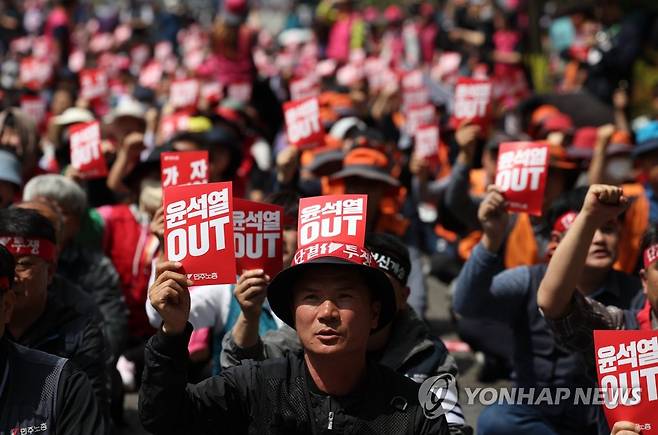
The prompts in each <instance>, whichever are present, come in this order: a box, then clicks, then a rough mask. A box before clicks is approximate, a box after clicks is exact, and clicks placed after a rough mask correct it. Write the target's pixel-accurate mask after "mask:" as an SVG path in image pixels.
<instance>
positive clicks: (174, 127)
mask: <svg viewBox="0 0 658 435" xmlns="http://www.w3.org/2000/svg"><path fill="white" fill-rule="evenodd" d="M189 119H190V114H189V113H188V112H176V113H172V114H170V115H165V116H163V117H162V120H161V121H160V136H161V138H160V139H161V140H163V141H166V140H169V139H171V138H172V136H174V135H175V134H176V133H178V132H179V131H184V130H187V125H188V121H189Z"/></svg>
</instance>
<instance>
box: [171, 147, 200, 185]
mask: <svg viewBox="0 0 658 435" xmlns="http://www.w3.org/2000/svg"><path fill="white" fill-rule="evenodd" d="M160 169H161V173H162V187H169V186H179V185H181V184H203V183H207V182H208V151H174V152H166V153H162V154H161V155H160Z"/></svg>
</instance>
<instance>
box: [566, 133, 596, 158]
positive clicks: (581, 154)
mask: <svg viewBox="0 0 658 435" xmlns="http://www.w3.org/2000/svg"><path fill="white" fill-rule="evenodd" d="M596 136H597V128H596V127H581V128H579V129H578V130H576V132H575V133H574V135H573V141H572V143H571V147H570V148H568V150H567V154H568V155H569V157H572V158H576V159H588V160H589V159H591V158H592V155H593V154H594V147H595V146H596Z"/></svg>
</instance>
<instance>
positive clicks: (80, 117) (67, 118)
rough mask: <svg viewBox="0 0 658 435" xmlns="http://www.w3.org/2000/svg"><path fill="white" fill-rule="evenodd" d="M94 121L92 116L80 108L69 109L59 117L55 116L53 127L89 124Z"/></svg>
mask: <svg viewBox="0 0 658 435" xmlns="http://www.w3.org/2000/svg"><path fill="white" fill-rule="evenodd" d="M93 120H94V114H93V113H91V112H90V111H89V110H87V109H82V108H80V107H69V108H68V109H66V110H65V111H64V112H62V114H61V115H58V116H55V117H54V118H53V122H54V123H55V125H70V124H77V123H78V122H90V121H93Z"/></svg>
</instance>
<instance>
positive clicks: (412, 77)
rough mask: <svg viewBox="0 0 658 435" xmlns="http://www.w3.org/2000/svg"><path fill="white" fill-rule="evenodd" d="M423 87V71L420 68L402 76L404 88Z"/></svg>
mask: <svg viewBox="0 0 658 435" xmlns="http://www.w3.org/2000/svg"><path fill="white" fill-rule="evenodd" d="M422 87H423V72H422V71H421V70H419V69H417V70H413V71H410V72H408V73H406V74H405V75H404V76H403V77H402V89H404V90H410V89H419V88H422Z"/></svg>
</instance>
